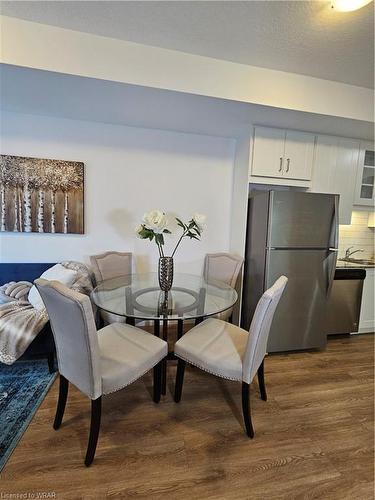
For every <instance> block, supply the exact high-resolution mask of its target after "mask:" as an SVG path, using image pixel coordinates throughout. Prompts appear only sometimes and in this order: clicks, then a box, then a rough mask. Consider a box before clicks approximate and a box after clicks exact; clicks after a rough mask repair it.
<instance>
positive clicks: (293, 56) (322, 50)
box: [1, 0, 374, 88]
mask: <svg viewBox="0 0 375 500" xmlns="http://www.w3.org/2000/svg"><path fill="white" fill-rule="evenodd" d="M1 13H2V14H3V15H7V16H12V17H18V18H21V19H26V20H30V21H35V22H40V23H45V24H51V25H55V26H60V27H64V28H69V29H73V30H78V31H84V32H88V33H95V34H98V35H103V36H108V37H112V38H119V39H122V40H128V41H132V42H138V43H142V44H146V45H154V46H158V47H163V48H169V49H174V50H179V51H184V52H189V53H192V54H199V55H205V56H209V57H214V58H218V59H226V60H229V61H234V62H239V63H244V64H250V65H253V66H261V67H265V68H271V69H277V70H282V71H288V72H293V73H300V74H305V75H310V76H315V77H318V78H323V79H328V80H335V81H339V82H345V83H349V84H353V85H359V86H363V87H368V88H373V86H374V3H373V2H372V3H371V4H369V5H367V6H366V7H364V8H362V9H360V10H358V11H355V12H347V13H340V12H337V11H334V10H332V9H331V8H330V1H329V0H322V1H320V0H313V1H285V0H284V1H267V0H263V1H242V2H237V1H222V2H217V1H190V2H185V1H151V2H147V1H2V2H1Z"/></svg>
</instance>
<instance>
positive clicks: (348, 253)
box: [345, 247, 364, 259]
mask: <svg viewBox="0 0 375 500" xmlns="http://www.w3.org/2000/svg"><path fill="white" fill-rule="evenodd" d="M352 248H354V247H349V248H347V249H346V250H345V259H349V257H351V256H352V255H353V254H355V253H357V252H364V250H363V249H362V248H361V249H359V250H354V251H353V252H351V251H350V250H351V249H352Z"/></svg>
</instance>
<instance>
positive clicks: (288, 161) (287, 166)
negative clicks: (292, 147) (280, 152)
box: [285, 158, 290, 172]
mask: <svg viewBox="0 0 375 500" xmlns="http://www.w3.org/2000/svg"><path fill="white" fill-rule="evenodd" d="M289 166H290V158H287V159H286V170H285V172H289Z"/></svg>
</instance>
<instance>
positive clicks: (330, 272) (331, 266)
mask: <svg viewBox="0 0 375 500" xmlns="http://www.w3.org/2000/svg"><path fill="white" fill-rule="evenodd" d="M329 250H330V252H329V253H328V257H327V260H328V269H327V283H326V292H327V297H329V295H330V293H331V289H332V285H333V280H334V279H335V272H336V263H337V251H338V250H337V249H336V248H333V249H331V248H330V249H329ZM332 254H334V255H332ZM330 260H332V263H330Z"/></svg>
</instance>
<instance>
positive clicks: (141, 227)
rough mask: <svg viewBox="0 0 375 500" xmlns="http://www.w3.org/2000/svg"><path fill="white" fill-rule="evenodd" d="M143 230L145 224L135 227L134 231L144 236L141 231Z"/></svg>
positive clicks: (139, 235)
mask: <svg viewBox="0 0 375 500" xmlns="http://www.w3.org/2000/svg"><path fill="white" fill-rule="evenodd" d="M142 231H143V225H142V224H139V225H138V226H137V227H136V228H135V229H134V232H135V234H136V235H137V236H138V238H142V236H141V232H142Z"/></svg>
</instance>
